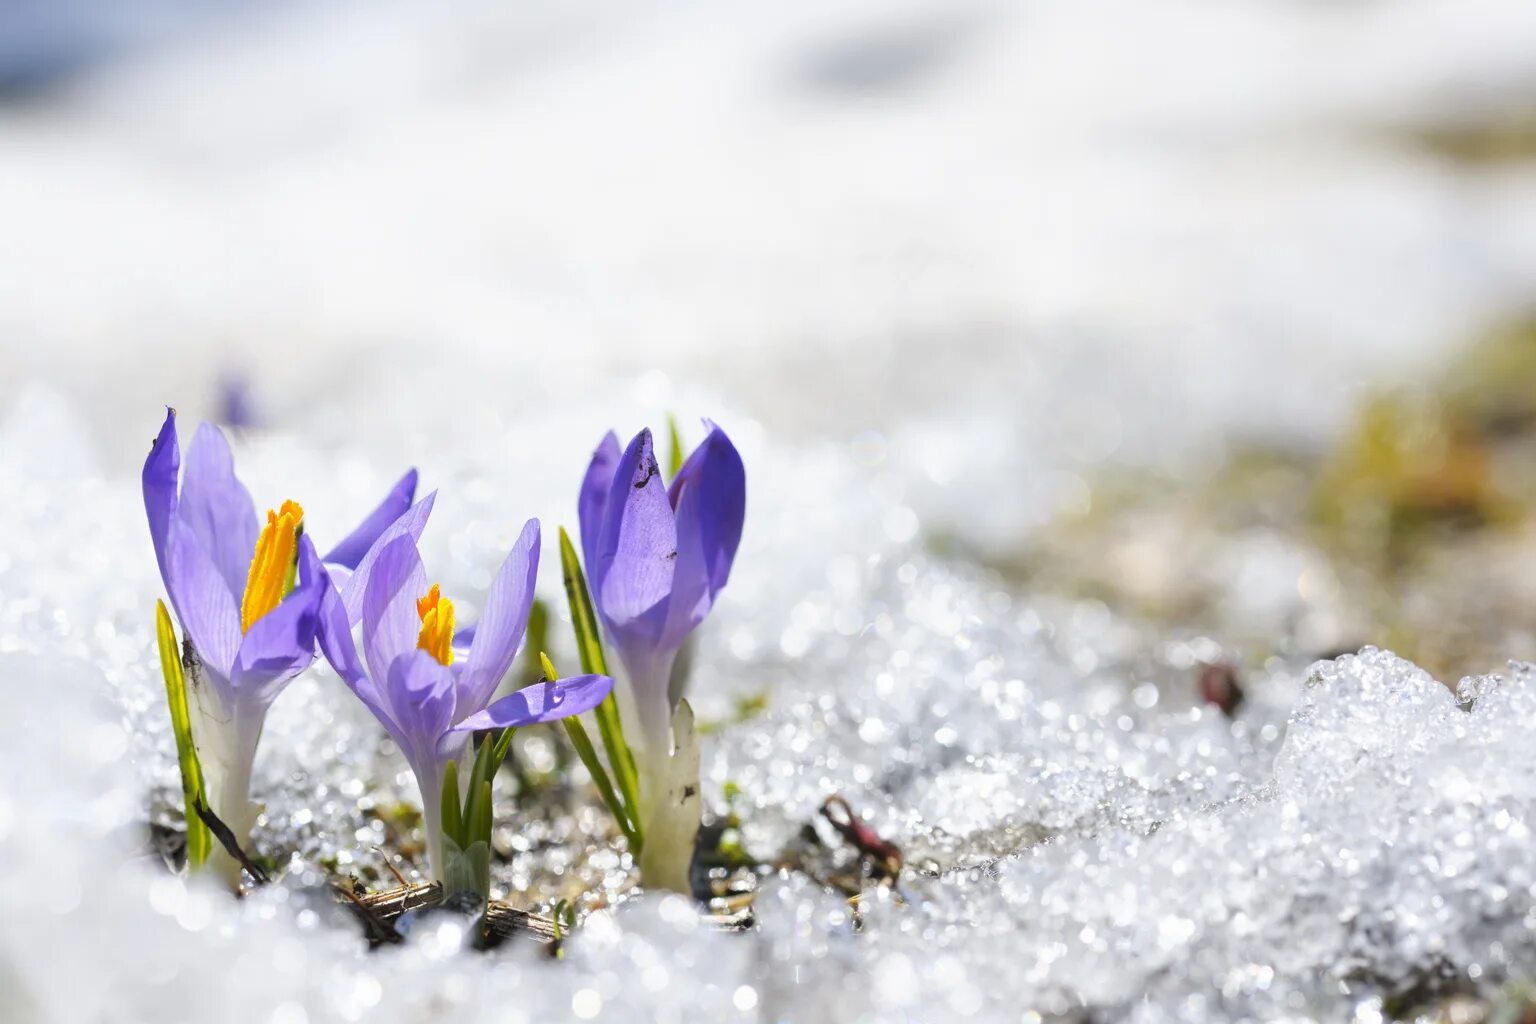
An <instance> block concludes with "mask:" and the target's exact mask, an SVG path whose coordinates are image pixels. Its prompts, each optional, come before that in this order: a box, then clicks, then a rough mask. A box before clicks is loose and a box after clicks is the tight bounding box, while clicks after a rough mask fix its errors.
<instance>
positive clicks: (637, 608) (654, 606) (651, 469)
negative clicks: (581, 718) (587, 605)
mask: <svg viewBox="0 0 1536 1024" xmlns="http://www.w3.org/2000/svg"><path fill="white" fill-rule="evenodd" d="M613 487H614V493H613V494H611V495H609V499H608V505H607V507H606V508H605V509H604V510H603V529H602V531H601V533H600V534H599V538H598V544H597V549H596V552H595V554H594V555H593V558H592V562H593V564H594V565H595V566H597V569H596V571H595V572H594V573H593V575H594V576H596V577H597V578H598V579H600V580H601V581H602V583H601V584H600V585H599V586H598V587H597V588H596V599H597V606H598V611H599V612H600V613H601V614H602V616H603V618H604V619H605V621H607V623H608V625H609V628H610V629H611V630H612V631H613V632H614V633H615V634H616V637H617V638H618V639H619V640H620V642H621V643H622V642H625V641H628V642H638V643H641V644H648V643H656V642H657V641H659V639H660V634H661V627H662V625H663V622H664V618H665V615H666V606H665V604H664V603H663V602H665V601H666V599H667V595H668V594H669V593H670V592H671V590H672V569H673V562H674V561H675V560H676V559H677V525H676V523H675V522H674V521H673V516H672V505H671V503H670V502H668V500H667V491H666V488H665V487H663V486H662V482H661V467H660V466H658V465H657V464H656V453H655V451H654V450H653V449H652V445H651V432H650V431H649V430H642V431H641V432H640V433H639V434H638V435H636V437H635V439H634V440H633V441H631V442H630V444H629V448H628V449H627V450H626V451H625V452H624V455H623V457H622V458H621V459H620V460H619V466H618V469H617V470H616V471H615V472H614V477H613ZM620 488H622V490H620Z"/></svg>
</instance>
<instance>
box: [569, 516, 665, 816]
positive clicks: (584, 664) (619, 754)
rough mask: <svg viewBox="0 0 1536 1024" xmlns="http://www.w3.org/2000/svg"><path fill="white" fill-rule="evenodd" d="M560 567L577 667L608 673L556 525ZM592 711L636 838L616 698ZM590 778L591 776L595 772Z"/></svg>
mask: <svg viewBox="0 0 1536 1024" xmlns="http://www.w3.org/2000/svg"><path fill="white" fill-rule="evenodd" d="M560 568H561V571H562V572H563V574H564V576H565V596H566V598H567V599H568V600H569V601H570V604H571V623H572V625H573V626H574V627H575V630H576V649H577V650H578V651H579V652H580V654H581V670H582V671H583V672H586V673H589V674H596V675H604V676H606V675H609V674H610V673H609V671H608V659H607V658H605V657H604V656H603V640H602V634H601V633H600V632H599V630H598V628H597V615H596V613H595V612H593V610H592V595H591V593H590V592H589V591H588V590H587V578H586V576H585V574H583V573H582V571H581V562H580V561H579V560H578V559H577V558H576V548H575V546H574V545H572V544H571V538H570V535H569V534H568V533H566V532H565V527H563V526H562V527H561V528H560ZM547 674H548V672H547V671H546V675H547ZM551 678H553V677H551ZM592 715H593V717H594V718H596V719H597V730H598V733H599V735H601V736H602V739H603V749H604V750H605V751H606V752H607V754H608V763H609V764H611V765H612V766H613V774H614V777H615V779H616V780H617V782H618V785H619V792H620V793H621V794H622V795H623V797H624V806H625V807H627V808H628V809H629V810H628V812H627V814H626V815H624V816H625V817H628V818H629V820H630V822H631V824H632V827H633V831H634V834H635V836H636V838H637V839H638V838H640V837H641V836H642V829H641V826H640V821H639V818H640V776H639V773H638V772H636V771H635V757H634V754H632V753H631V752H630V749H629V743H628V742H626V741H625V739H624V723H623V722H622V721H621V720H620V719H619V703H618V698H617V697H615V696H614V695H613V694H612V693H609V694H608V696H606V697H604V698H603V702H602V703H601V704H599V705H598V706H597V707H596V708H595V709H594V710H593V712H592ZM593 778H594V780H595V779H596V776H595V775H594V776H593ZM610 806H612V804H610ZM615 813H617V812H615Z"/></svg>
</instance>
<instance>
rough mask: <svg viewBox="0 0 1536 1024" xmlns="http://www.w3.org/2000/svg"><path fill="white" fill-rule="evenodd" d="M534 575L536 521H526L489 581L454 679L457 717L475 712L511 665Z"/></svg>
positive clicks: (536, 565)
mask: <svg viewBox="0 0 1536 1024" xmlns="http://www.w3.org/2000/svg"><path fill="white" fill-rule="evenodd" d="M538 576H539V521H538V520H537V519H530V520H528V522H526V523H524V524H523V532H522V534H521V535H520V536H519V537H518V538H517V543H515V544H513V545H512V550H511V552H510V553H508V555H507V558H506V561H504V562H502V563H501V570H500V571H499V572H497V573H496V579H495V581H493V582H492V583H491V589H490V592H489V593H488V594H487V595H486V598H485V611H484V612H483V613H482V614H481V615H480V621H479V622H477V623H476V624H475V638H474V642H473V643H472V644H471V645H470V648H469V657H468V658H467V659H465V664H464V670H463V674H462V675H461V676H460V679H459V709H458V714H459V715H466V714H469V713H471V712H475V711H479V710H480V709H481V708H483V707H485V702H486V701H488V700H490V699H491V694H493V693H495V692H496V685H497V684H498V683H500V682H501V677H502V676H504V675H506V674H507V669H508V668H510V667H511V666H512V659H513V658H515V657H516V656H517V649H518V647H519V646H520V645H521V644H522V642H523V632H524V630H526V629H527V628H528V611H529V609H530V608H532V607H533V586H534V581H535V580H536V579H538Z"/></svg>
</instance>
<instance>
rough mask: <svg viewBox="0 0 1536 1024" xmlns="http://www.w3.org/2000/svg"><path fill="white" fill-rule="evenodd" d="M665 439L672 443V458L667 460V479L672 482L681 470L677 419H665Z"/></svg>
mask: <svg viewBox="0 0 1536 1024" xmlns="http://www.w3.org/2000/svg"><path fill="white" fill-rule="evenodd" d="M667 437H668V438H669V439H670V440H671V442H672V457H671V459H669V460H668V463H669V464H668V467H667V479H668V480H672V479H675V478H676V477H677V474H678V473H679V472H681V471H682V468H683V458H684V452H683V437H682V435H681V434H679V433H678V432H677V417H676V416H668V417H667Z"/></svg>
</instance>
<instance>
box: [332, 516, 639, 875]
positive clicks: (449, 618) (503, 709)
mask: <svg viewBox="0 0 1536 1024" xmlns="http://www.w3.org/2000/svg"><path fill="white" fill-rule="evenodd" d="M431 502H432V496H430V495H429V496H428V497H427V498H426V499H424V500H423V501H422V502H420V503H419V504H418V505H416V506H415V507H413V508H412V509H411V510H410V511H409V512H407V513H406V514H405V515H404V516H402V517H401V518H400V520H399V521H398V522H397V523H396V524H395V525H393V526H391V527H390V528H389V529H388V530H386V531H385V533H384V534H383V535H382V536H381V537H380V538H379V540H378V542H377V543H376V544H375V545H374V546H373V548H372V549H371V550H370V551H369V552H368V555H367V557H366V558H364V559H363V561H362V563H361V564H360V565H359V566H358V568H357V571H356V572H354V573H353V574H352V576H351V577H350V579H348V580H347V582H346V585H345V587H344V588H343V589H342V590H340V591H338V590H337V589H335V588H334V587H333V586H331V585H330V583H329V580H328V578H327V583H326V585H325V586H324V588H323V590H324V593H323V594H322V597H321V601H320V625H319V641H320V648H321V650H322V651H324V652H325V657H326V659H327V660H328V661H329V662H330V663H331V665H332V666H333V667H334V668H335V669H336V672H337V674H338V675H340V676H341V678H342V679H343V681H345V682H346V684H347V686H348V687H350V688H351V690H352V692H353V693H355V694H356V695H357V697H358V699H359V700H361V701H362V702H363V703H364V704H365V705H366V706H367V707H368V710H369V711H371V712H373V714H374V717H376V718H377V719H378V720H379V722H380V724H382V725H383V726H384V728H385V730H386V731H387V732H388V733H389V735H390V736H391V737H392V738H393V739H394V741H395V743H396V744H397V745H398V746H399V747H400V750H401V752H402V753H403V754H404V755H405V759H406V761H407V762H409V764H410V766H411V770H412V772H414V773H415V775H416V783H417V785H418V786H419V787H420V789H421V803H422V808H423V810H424V812H425V819H426V823H427V840H428V842H427V847H428V849H427V853H428V860H429V866H430V868H431V870H432V872H433V875H434V877H436V878H437V879H438V880H440V881H441V880H442V879H443V872H444V870H445V868H446V864H445V861H444V850H443V829H442V806H441V800H442V787H443V775H444V772H445V770H446V769H447V765H448V762H449V761H458V762H459V764H460V765H466V761H465V758H466V756H467V754H468V751H469V741H470V736H471V734H472V733H473V732H474V731H475V730H477V729H502V728H510V727H514V726H523V725H533V724H536V723H539V722H552V721H555V720H557V719H561V718H565V717H566V716H567V715H575V714H579V713H581V712H583V711H589V710H591V709H592V708H594V707H596V706H597V705H598V704H599V703H600V702H601V701H602V699H603V698H604V697H606V696H607V695H608V691H609V690H611V689H612V688H613V680H611V679H609V678H608V677H607V676H576V677H572V678H569V679H562V680H560V681H559V682H545V683H535V684H534V685H532V686H527V687H524V688H523V689H521V690H518V691H517V692H516V693H513V694H512V695H511V696H508V697H504V698H502V699H501V700H499V701H496V702H495V703H494V704H492V703H491V702H490V701H491V697H492V696H493V695H494V694H495V692H496V688H497V686H498V685H499V684H500V683H501V680H502V677H503V676H505V675H506V673H507V670H508V669H509V668H510V667H511V665H512V661H513V659H514V658H515V657H516V656H517V651H518V648H519V647H520V646H521V644H522V640H523V632H524V630H525V629H526V628H527V625H528V613H529V610H530V608H531V607H532V604H533V595H534V581H535V579H536V578H537V576H538V571H539V523H538V520H536V519H530V520H529V521H528V522H527V524H526V525H525V526H524V527H523V531H522V534H521V535H520V536H519V537H518V539H517V542H516V543H515V544H513V546H512V550H511V552H510V553H509V554H508V555H507V558H506V561H504V562H503V563H502V566H501V569H500V571H499V572H498V573H497V574H496V578H495V580H494V582H492V584H491V589H490V592H489V594H487V596H486V601H485V611H484V613H483V614H482V615H481V617H480V621H479V623H478V624H477V626H476V628H475V631H474V636H473V640H472V641H471V642H470V644H469V648H468V650H467V651H465V652H462V653H456V652H455V651H454V636H455V634H454V609H453V602H452V601H450V600H448V599H447V598H446V597H443V596H442V593H441V591H440V589H439V588H438V586H437V585H436V584H433V585H432V586H431V587H428V586H427V576H426V572H425V570H424V569H423V567H422V561H421V555H420V553H419V552H418V550H417V548H416V537H417V536H418V535H419V534H420V532H421V525H422V524H424V523H425V521H426V517H427V514H428V513H429V512H430V510H431ZM322 576H325V574H324V572H323V571H322ZM349 595H351V596H353V597H354V598H355V600H356V602H357V607H358V608H359V609H360V613H361V614H360V616H354V615H352V614H351V613H350V609H349V601H348V596H349ZM359 617H360V619H361V622H362V633H363V656H362V657H361V658H359V657H358V653H357V646H356V645H355V644H354V642H353V639H352V627H353V625H354V623H355V622H356V621H357V620H358V618H359ZM467 775H468V773H467V772H466V773H465V776H464V777H466V778H467Z"/></svg>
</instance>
